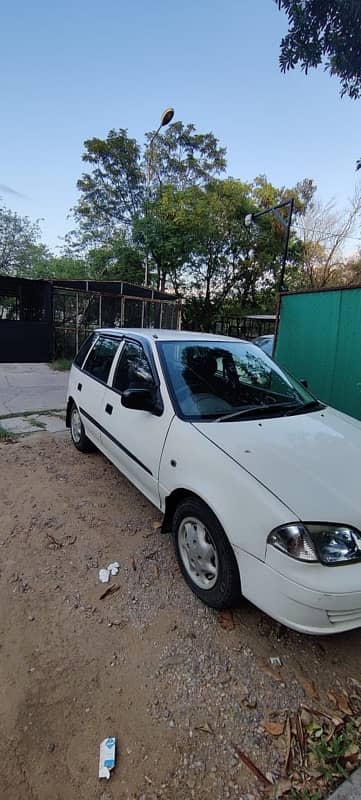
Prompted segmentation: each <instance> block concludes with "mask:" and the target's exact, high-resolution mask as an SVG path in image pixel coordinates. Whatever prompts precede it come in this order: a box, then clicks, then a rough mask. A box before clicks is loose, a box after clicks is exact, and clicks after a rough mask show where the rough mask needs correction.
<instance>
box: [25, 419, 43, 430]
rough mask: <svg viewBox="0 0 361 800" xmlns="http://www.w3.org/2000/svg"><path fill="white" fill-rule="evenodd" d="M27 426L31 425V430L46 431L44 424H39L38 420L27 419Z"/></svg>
mask: <svg viewBox="0 0 361 800" xmlns="http://www.w3.org/2000/svg"><path fill="white" fill-rule="evenodd" d="M29 425H32V426H33V428H41V430H42V431H44V430H45V429H46V425H45V422H41V420H40V419H29Z"/></svg>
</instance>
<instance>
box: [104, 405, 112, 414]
mask: <svg viewBox="0 0 361 800" xmlns="http://www.w3.org/2000/svg"><path fill="white" fill-rule="evenodd" d="M105 410H106V412H107V414H112V412H113V406H111V405H110V403H107V404H106V406H105Z"/></svg>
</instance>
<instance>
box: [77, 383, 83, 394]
mask: <svg viewBox="0 0 361 800" xmlns="http://www.w3.org/2000/svg"><path fill="white" fill-rule="evenodd" d="M81 390H82V384H81V383H78V392H81Z"/></svg>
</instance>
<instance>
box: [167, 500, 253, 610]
mask: <svg viewBox="0 0 361 800" xmlns="http://www.w3.org/2000/svg"><path fill="white" fill-rule="evenodd" d="M172 529H173V541H174V547H175V551H176V556H177V560H178V563H179V566H180V569H181V572H182V575H183V577H184V579H185V581H186V583H187V584H188V586H190V588H191V589H192V591H193V592H194V594H196V595H197V597H199V598H200V599H201V600H203V602H204V603H206V605H208V606H210V607H211V608H217V609H222V608H230V607H232V606H235V605H237V604H239V601H240V597H241V584H240V576H239V570H238V565H237V561H236V558H235V555H234V552H233V550H232V547H231V545H230V543H229V541H228V539H227V536H226V534H225V532H224V530H223V528H222V526H221V525H220V523H219V522H218V519H217V517H216V516H215V515H214V514H213V511H211V509H210V508H208V506H207V505H206V504H205V503H203V501H202V500H200V499H198V498H197V497H191V496H190V497H188V498H186V499H185V500H183V501H182V502H181V503H180V504H179V505H178V506H177V508H176V510H175V513H174V516H173V525H172ZM208 570H209V571H208Z"/></svg>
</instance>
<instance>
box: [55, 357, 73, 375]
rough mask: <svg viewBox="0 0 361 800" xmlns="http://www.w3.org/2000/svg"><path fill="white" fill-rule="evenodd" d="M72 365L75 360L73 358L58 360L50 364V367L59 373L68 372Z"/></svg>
mask: <svg viewBox="0 0 361 800" xmlns="http://www.w3.org/2000/svg"><path fill="white" fill-rule="evenodd" d="M72 363H73V360H72V359H71V358H57V359H56V360H55V361H51V362H50V364H49V367H51V369H55V370H57V371H58V372H67V371H68V370H69V369H70V367H71V365H72Z"/></svg>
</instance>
